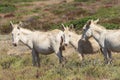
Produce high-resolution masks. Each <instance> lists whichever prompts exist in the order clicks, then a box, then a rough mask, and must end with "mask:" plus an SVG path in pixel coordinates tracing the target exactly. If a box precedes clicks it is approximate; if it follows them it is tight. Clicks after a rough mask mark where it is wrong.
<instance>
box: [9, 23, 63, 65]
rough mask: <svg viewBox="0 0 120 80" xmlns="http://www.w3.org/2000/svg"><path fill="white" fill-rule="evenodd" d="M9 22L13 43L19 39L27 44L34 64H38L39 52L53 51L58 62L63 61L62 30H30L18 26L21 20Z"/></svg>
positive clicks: (48, 52)
mask: <svg viewBox="0 0 120 80" xmlns="http://www.w3.org/2000/svg"><path fill="white" fill-rule="evenodd" d="M10 24H11V26H12V28H13V30H12V40H13V45H14V46H17V45H18V42H19V41H21V42H22V43H24V44H25V45H27V46H28V47H29V48H30V49H31V50H32V59H33V65H34V66H40V58H39V53H41V54H44V55H48V54H51V53H54V52H55V53H56V55H57V56H58V58H59V62H60V63H61V62H62V61H63V56H62V49H63V48H62V47H63V31H61V30H58V29H55V30H52V31H48V32H40V31H31V30H28V29H24V28H22V27H20V26H21V25H22V22H20V23H19V24H13V23H12V22H11V21H10Z"/></svg>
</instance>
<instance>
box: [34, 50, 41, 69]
mask: <svg viewBox="0 0 120 80" xmlns="http://www.w3.org/2000/svg"><path fill="white" fill-rule="evenodd" d="M32 61H33V66H38V67H39V66H40V59H39V55H38V53H37V52H36V51H35V50H34V49H32Z"/></svg>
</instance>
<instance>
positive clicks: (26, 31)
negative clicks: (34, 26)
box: [20, 28, 33, 34]
mask: <svg viewBox="0 0 120 80" xmlns="http://www.w3.org/2000/svg"><path fill="white" fill-rule="evenodd" d="M20 30H21V31H22V33H23V34H30V33H32V32H33V31H31V30H28V29H25V28H20Z"/></svg>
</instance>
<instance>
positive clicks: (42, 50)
mask: <svg viewBox="0 0 120 80" xmlns="http://www.w3.org/2000/svg"><path fill="white" fill-rule="evenodd" d="M35 50H36V51H37V52H38V53H40V54H44V55H48V54H52V53H53V52H54V50H53V48H52V47H50V46H36V47H35Z"/></svg>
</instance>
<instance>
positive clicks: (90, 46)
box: [62, 24, 100, 60]
mask: <svg viewBox="0 0 120 80" xmlns="http://www.w3.org/2000/svg"><path fill="white" fill-rule="evenodd" d="M62 26H63V29H64V30H63V31H64V40H65V41H64V44H65V45H67V44H69V43H70V44H71V45H72V46H73V47H74V48H75V49H76V50H77V51H78V52H79V57H80V59H81V60H82V59H83V58H84V54H91V53H97V52H98V51H100V46H99V44H98V43H97V41H96V40H94V39H93V38H90V39H87V40H86V41H84V40H81V37H82V35H78V34H76V33H75V32H73V29H72V28H73V25H70V26H69V27H68V26H67V27H65V26H64V25H63V24H62ZM70 28H71V29H70Z"/></svg>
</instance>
